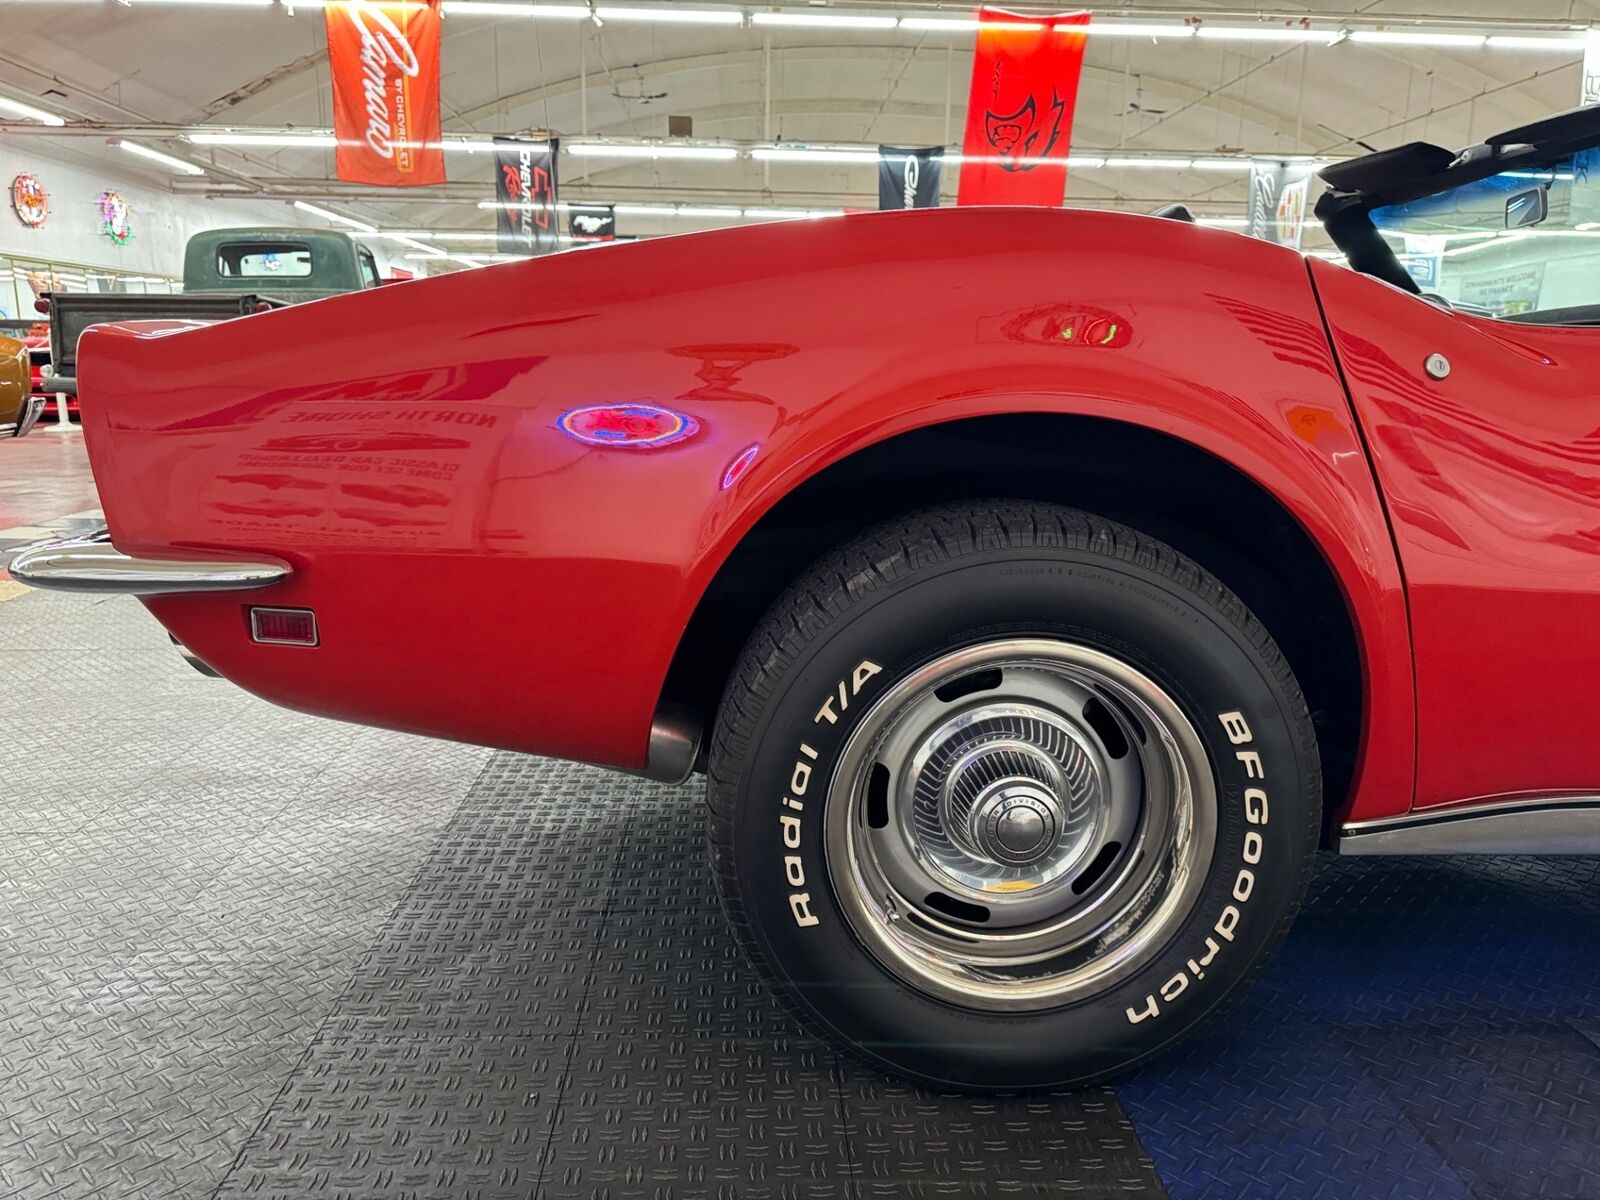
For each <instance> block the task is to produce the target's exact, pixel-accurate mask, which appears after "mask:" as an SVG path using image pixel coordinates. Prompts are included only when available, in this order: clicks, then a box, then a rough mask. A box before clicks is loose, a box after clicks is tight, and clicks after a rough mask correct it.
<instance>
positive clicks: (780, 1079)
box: [0, 559, 1164, 1200]
mask: <svg viewBox="0 0 1600 1200" xmlns="http://www.w3.org/2000/svg"><path fill="white" fill-rule="evenodd" d="M0 561H3V559H0ZM0 691H3V695H4V700H5V704H6V707H7V717H8V719H9V727H8V729H7V731H6V738H7V743H6V747H7V748H6V754H7V766H6V769H5V770H4V771H3V772H0V943H3V953H0V1098H3V1119H0V1196H7V1197H12V1196H14V1197H25V1198H26V1200H37V1198H44V1197H63V1198H64V1197H118V1198H123V1197H163V1198H168V1197H206V1196H223V1197H235V1196H237V1197H282V1198H284V1200H292V1198H300V1197H308V1196H327V1197H349V1198H358V1197H359V1198H366V1197H429V1198H436V1200H445V1198H454V1197H471V1198H474V1200H497V1198H504V1200H528V1198H530V1197H538V1198H544V1197H549V1198H551V1200H554V1198H557V1197H560V1198H567V1197H572V1198H577V1197H585V1198H590V1200H600V1198H610V1200H630V1198H634V1197H638V1198H641V1200H642V1198H646V1197H649V1198H655V1200H667V1198H679V1197H684V1198H687V1197H702V1196H704V1197H728V1198H730V1200H732V1198H733V1197H738V1198H740V1200H831V1198H833V1197H840V1198H846V1200H848V1198H863V1197H883V1198H885V1200H888V1198H892V1197H900V1196H907V1195H914V1194H925V1195H928V1196H935V1195H937V1196H940V1197H949V1198H950V1200H961V1198H967V1200H979V1198H980V1197H987V1196H989V1195H991V1194H1000V1193H1002V1192H1003V1193H1005V1194H1008V1195H1021V1196H1039V1197H1043V1196H1057V1195H1067V1194H1077V1195H1086V1196H1102V1195H1110V1194H1116V1195H1127V1196H1161V1195H1163V1194H1164V1193H1163V1191H1162V1189H1161V1186H1160V1184H1159V1182H1158V1181H1157V1179H1156V1177H1155V1171H1154V1167H1153V1165H1152V1164H1151V1162H1150V1161H1149V1159H1148V1158H1147V1157H1146V1156H1145V1154H1144V1152H1143V1149H1142V1147H1141V1146H1140V1144H1139V1140H1138V1138H1137V1137H1136V1136H1135V1135H1134V1133H1133V1129H1132V1126H1131V1125H1130V1124H1129V1122H1128V1120H1127V1118H1126V1116H1125V1115H1124V1114H1123V1113H1122V1111H1121V1109H1120V1108H1119V1107H1118V1105H1117V1103H1116V1100H1115V1098H1114V1097H1113V1096H1112V1094H1111V1093H1110V1091H1109V1090H1105V1089H1100V1090H1095V1091H1090V1092H1087V1093H1081V1094H1077V1095H1072V1096H1060V1097H1047V1098H1031V1099H1026V1100H1023V1099H1015V1100H984V1101H977V1100H972V1099H970V1098H960V1097H940V1096H935V1095H930V1094H928V1093H924V1092H920V1091H918V1090H917V1089H914V1088H909V1087H905V1086H902V1085H899V1084H897V1083H895V1082H893V1081H890V1080H886V1079H884V1078H882V1077H881V1076H879V1075H878V1074H877V1073H875V1072H872V1071H868V1070H864V1069H862V1068H860V1067H857V1066H855V1065H853V1064H851V1063H848V1062H845V1061H843V1060H841V1059H840V1058H839V1057H838V1056H837V1055H835V1054H834V1053H833V1052H832V1051H831V1050H829V1049H828V1048H827V1047H826V1046H823V1045H821V1044H819V1043H817V1042H815V1041H813V1040H812V1039H810V1038H809V1037H807V1036H806V1035H804V1034H803V1033H802V1032H801V1031H799V1030H797V1029H795V1028H794V1027H793V1026H792V1025H791V1024H790V1022H789V1021H788V1020H787V1019H786V1018H785V1017H784V1016H783V1015H782V1014H781V1013H780V1012H779V1011H778V1010H777V1008H776V1007H775V1005H774V1004H773V1002H772V1001H771V1000H770V998H769V997H767V995H766V993H765V992H764V990H763V989H762V988H761V986H760V984H759V983H758V982H757V980H756V979H755V978H754V977H753V976H752V975H751V973H750V972H749V970H748V968H747V967H746V966H745V964H744V962H743V961H742V959H741V957H740V956H739V954H738V951H737V949H736V947H735V946H734V945H733V943H732V940H731V938H730V937H729V935H728V933H727V931H726V929H725V927H724V925H723V920H722V916H721V913H720V911H719V910H718V907H717V904H716V900H715V897H714V895H713V892H712V889H711V886H710V883H709V879H708V872H707V870H706V864H705V859H704V849H703V839H702V820H703V812H702V796H701V793H700V790H699V789H698V788H697V787H690V788H684V789H669V788H664V787H660V786H658V785H654V784H649V783H646V782H644V781H640V780H631V779H627V778H625V777H622V776H618V775H615V774H613V773H609V772H604V771H598V770H593V769H589V768H585V767H580V766H574V765H571V764H563V763H555V762H551V761H548V760H542V759H534V758H528V757H526V756H521V755H512V754H495V753H490V752H488V751H484V750H478V749H473V748H469V747H463V746H457V745H453V744H449V743H442V742H435V741H430V740H424V739H420V738H411V737H405V736H402V735H398V734H392V733H385V732H379V731H374V730H367V729H361V728H357V727H354V726H349V725H341V724H336V723H333V722H330V721H324V720H319V719H317V718H312V717H305V716H300V715H298V714H295V713H290V712H287V711H284V710H281V709H277V708H274V707H272V706H270V705H267V704H265V703H264V702H261V701H258V700H256V699H254V698H252V697H250V696H248V695H247V694H245V693H244V692H242V691H240V690H238V689H237V688H234V687H233V686H232V685H230V684H228V683H225V682H223V681H220V680H212V679H207V678H204V677H202V676H201V675H199V674H198V673H196V672H194V671H193V670H192V669H190V668H189V667H188V666H187V665H185V664H184V663H183V662H182V661H181V659H180V658H179V657H178V655H177V654H176V652H175V651H173V650H172V649H171V647H170V646H169V645H167V644H166V639H165V635H164V633H163V631H162V630H161V629H160V627H159V626H158V625H157V624H156V623H155V621H154V620H153V619H151V618H150V617H149V616H148V615H147V614H146V613H145V612H144V610H143V608H142V607H140V606H139V605H138V604H137V602H135V601H132V600H129V599H122V598H115V599H103V600H86V599H78V598H72V597H62V596H59V595H46V594H42V593H35V592H27V593H25V594H22V595H19V596H14V597H13V598H11V599H6V600H0ZM996 1189H998V1190H996Z"/></svg>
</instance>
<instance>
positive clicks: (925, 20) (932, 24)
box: [900, 17, 978, 33]
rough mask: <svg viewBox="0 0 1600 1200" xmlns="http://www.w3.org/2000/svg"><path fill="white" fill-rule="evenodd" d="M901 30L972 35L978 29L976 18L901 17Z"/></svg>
mask: <svg viewBox="0 0 1600 1200" xmlns="http://www.w3.org/2000/svg"><path fill="white" fill-rule="evenodd" d="M900 28H901V29H920V30H925V31H926V32H928V33H971V32H973V31H974V30H976V29H977V28H978V19H977V18H976V17H901V18H900Z"/></svg>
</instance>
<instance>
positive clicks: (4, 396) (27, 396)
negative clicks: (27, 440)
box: [0, 333, 44, 437]
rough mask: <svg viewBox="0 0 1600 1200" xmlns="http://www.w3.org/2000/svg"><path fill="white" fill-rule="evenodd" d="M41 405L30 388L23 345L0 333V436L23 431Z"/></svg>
mask: <svg viewBox="0 0 1600 1200" xmlns="http://www.w3.org/2000/svg"><path fill="white" fill-rule="evenodd" d="M43 405H44V399H43V397H41V396H40V395H39V394H38V393H36V392H35V391H34V389H33V379H32V371H31V367H30V364H29V361H28V347H27V345H26V344H25V343H24V342H23V341H22V340H21V339H20V338H14V337H10V336H8V335H6V334H3V333H0V437H21V436H22V435H23V434H25V433H27V432H28V431H29V430H31V429H32V428H33V426H34V423H35V422H36V421H38V419H39V410H40V408H42V407H43Z"/></svg>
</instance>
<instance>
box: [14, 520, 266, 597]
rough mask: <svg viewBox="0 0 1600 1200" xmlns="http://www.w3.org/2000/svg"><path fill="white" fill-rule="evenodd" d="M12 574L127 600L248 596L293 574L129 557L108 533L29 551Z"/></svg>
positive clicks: (218, 562) (243, 565) (252, 565)
mask: <svg viewBox="0 0 1600 1200" xmlns="http://www.w3.org/2000/svg"><path fill="white" fill-rule="evenodd" d="M7 569H8V570H9V571H10V572H11V577H12V578H13V579H15V580H16V581H17V582H18V583H25V584H27V585H28V586H29V587H36V588H45V589H51V590H54V591H58V592H99V593H103V594H121V595H126V596H165V595H171V594H173V593H178V592H237V591H245V590H248V589H251V588H263V587H266V586H268V585H269V584H273V583H277V582H278V581H279V580H280V579H286V578H288V576H289V575H290V574H291V573H292V568H291V567H290V566H289V564H288V563H286V562H279V561H278V560H277V559H259V560H243V559H205V560H200V559H178V558H130V557H129V556H128V555H126V554H123V553H122V552H121V551H120V550H118V549H116V547H114V546H112V544H111V535H110V534H109V533H108V532H107V531H106V530H104V529H101V530H97V531H96V532H94V533H91V534H88V535H86V536H84V537H76V538H66V539H64V540H62V541H57V542H40V543H39V544H38V545H36V546H29V547H27V548H26V549H25V550H23V551H22V552H21V553H20V554H18V555H17V556H16V558H14V559H12V560H11V566H10V567H9V568H7Z"/></svg>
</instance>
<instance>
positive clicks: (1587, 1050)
mask: <svg viewBox="0 0 1600 1200" xmlns="http://www.w3.org/2000/svg"><path fill="white" fill-rule="evenodd" d="M1117 1096H1118V1099H1119V1100H1120V1101H1121V1102H1122V1105H1123V1107H1124V1109H1125V1110H1126V1111H1127V1113H1128V1115H1129V1116H1130V1117H1131V1118H1132V1119H1133V1122H1134V1125H1135V1127H1136V1128H1137V1129H1138V1132H1139V1135H1140V1138H1141V1139H1142V1140H1143V1142H1144V1145H1145V1148H1146V1149H1147V1151H1148V1152H1149V1153H1150V1154H1151V1156H1152V1157H1153V1158H1154V1159H1155V1162H1156V1165H1157V1168H1158V1169H1159V1171H1160V1174H1161V1176H1162V1179H1163V1181H1164V1182H1165V1183H1166V1185H1167V1187H1168V1189H1169V1190H1170V1192H1171V1194H1172V1196H1173V1197H1174V1198H1175V1200H1188V1198H1191V1197H1208V1198H1210V1197H1218V1198H1223V1197H1226V1198H1227V1200H1239V1198H1243V1197H1291V1196H1292V1197H1296V1198H1297V1200H1299V1198H1302V1197H1303V1198H1306V1200H1311V1198H1316V1200H1345V1198H1349V1200H1375V1198H1377V1197H1405V1198H1407V1200H1410V1198H1415V1200H1457V1198H1464V1197H1471V1198H1473V1200H1524V1198H1526V1200H1595V1198H1596V1197H1600V861H1597V860H1594V859H1577V858H1574V859H1533V858H1524V859H1501V860H1493V859H1432V860H1421V859H1419V860H1406V859H1393V860H1383V859H1338V858H1335V857H1333V856H1325V858H1324V859H1323V861H1322V862H1320V863H1319V868H1318V871H1317V873H1316V877H1315V878H1314V880H1313V882H1312V886H1311V893H1310V895H1309V897H1308V898H1307V902H1306V907H1305V910H1304V912H1303V913H1302V914H1301V917H1300V920H1299V921H1298V922H1297V923H1296V925H1295V928H1294V930H1293V932H1292V933H1291V934H1290V936H1289V938H1288V940H1287V942H1286V943H1285V944H1284V946H1283V948H1282V949H1281V950H1280V952H1279V954H1278V956H1277V957H1276V959H1275V960H1274V961H1273V962H1272V963H1271V964H1270V965H1269V966H1268V968H1267V970H1266V972H1265V974H1264V975H1263V976H1262V978H1261V979H1260V980H1258V981H1257V983H1256V984H1255V986H1254V987H1253V988H1251V990H1250V992H1249V993H1248V995H1246V996H1245V997H1244V999H1243V1000H1242V1001H1241V1002H1240V1003H1239V1004H1238V1005H1237V1006H1236V1007H1234V1008H1233V1009H1232V1010H1230V1011H1229V1012H1228V1013H1227V1014H1226V1015H1224V1016H1223V1017H1222V1018H1221V1019H1220V1020H1218V1021H1217V1022H1215V1023H1214V1024H1212V1025H1211V1026H1210V1027H1208V1028H1207V1029H1205V1030H1203V1031H1202V1032H1201V1033H1200V1034H1199V1035H1198V1036H1196V1037H1194V1038H1192V1039H1190V1040H1189V1041H1188V1042H1186V1043H1184V1045H1183V1046H1182V1047H1181V1048H1179V1049H1178V1050H1177V1052H1176V1053H1174V1054H1171V1055H1168V1056H1167V1057H1165V1058H1164V1059H1162V1060H1161V1061H1159V1062H1158V1063H1156V1064H1154V1065H1153V1066H1151V1067H1149V1068H1147V1069H1146V1070H1144V1071H1142V1072H1140V1073H1139V1074H1138V1075H1136V1076H1134V1077H1132V1078H1131V1079H1129V1080H1126V1081H1123V1082H1122V1083H1120V1084H1119V1085H1118V1087H1117Z"/></svg>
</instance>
